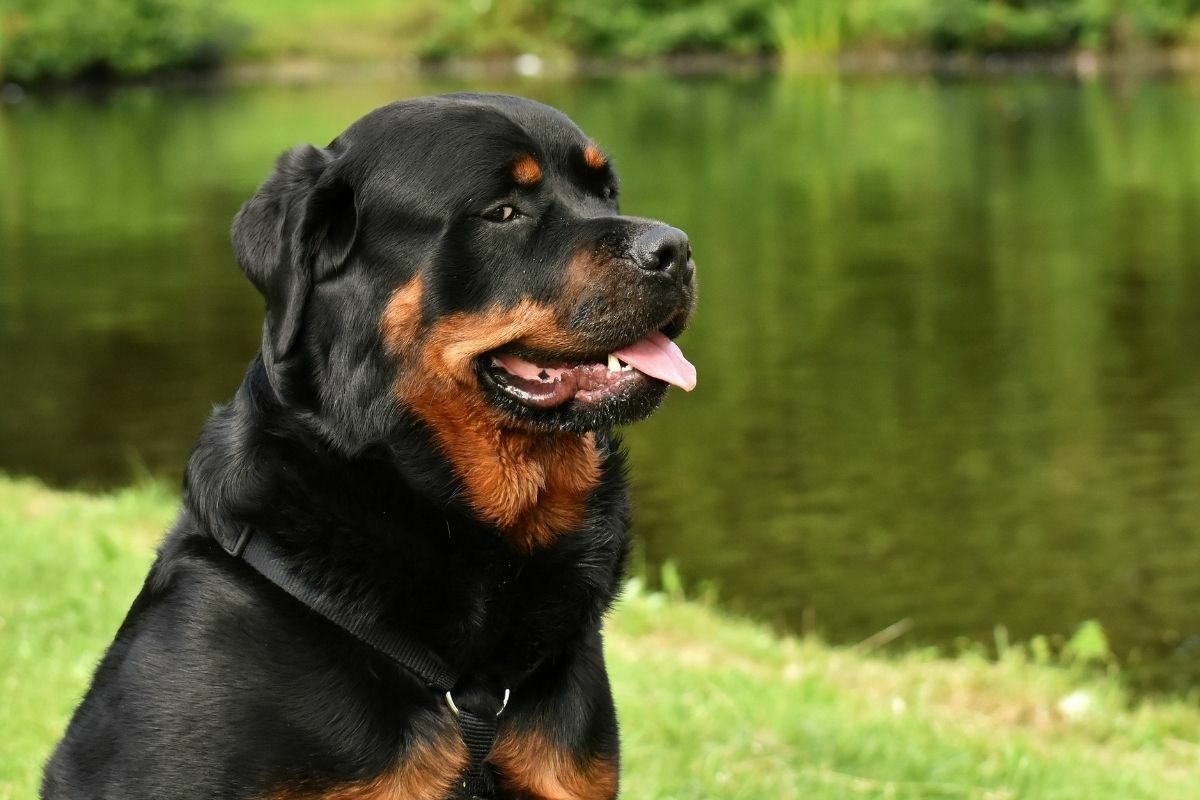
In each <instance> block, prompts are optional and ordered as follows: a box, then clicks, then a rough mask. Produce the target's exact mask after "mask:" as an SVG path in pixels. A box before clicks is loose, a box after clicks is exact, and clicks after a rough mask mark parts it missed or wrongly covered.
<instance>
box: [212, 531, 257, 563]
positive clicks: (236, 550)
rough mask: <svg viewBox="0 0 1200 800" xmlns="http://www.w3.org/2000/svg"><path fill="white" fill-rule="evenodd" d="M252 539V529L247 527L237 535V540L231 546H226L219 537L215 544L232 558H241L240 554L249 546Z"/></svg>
mask: <svg viewBox="0 0 1200 800" xmlns="http://www.w3.org/2000/svg"><path fill="white" fill-rule="evenodd" d="M252 538H254V529H253V528H251V527H250V526H249V525H247V526H246V527H244V528H242V530H241V531H240V532H239V533H238V536H237V539H235V540H234V542H233V544H226V543H225V540H224V539H223V538H221V537H219V536H218V537H217V543H218V544H220V545H221V549H222V550H224V551H225V552H226V553H229V555H231V556H233V557H234V558H241V557H242V553H244V552H246V545H248V544H250V540H251V539H252Z"/></svg>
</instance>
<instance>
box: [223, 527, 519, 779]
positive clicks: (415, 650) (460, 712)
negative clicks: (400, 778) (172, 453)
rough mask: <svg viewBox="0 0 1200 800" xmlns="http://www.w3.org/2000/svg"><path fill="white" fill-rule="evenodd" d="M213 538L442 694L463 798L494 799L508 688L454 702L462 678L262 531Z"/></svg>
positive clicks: (249, 529) (261, 573)
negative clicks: (457, 749)
mask: <svg viewBox="0 0 1200 800" xmlns="http://www.w3.org/2000/svg"><path fill="white" fill-rule="evenodd" d="M214 538H216V539H217V541H218V543H219V544H220V545H221V547H222V549H224V550H225V552H226V553H228V554H229V555H231V556H233V557H235V558H240V559H241V560H242V561H244V562H246V563H247V564H248V565H250V566H251V567H252V568H254V570H255V571H256V572H258V573H259V574H260V575H262V576H263V577H264V578H266V579H267V580H268V581H270V582H271V583H273V584H275V585H276V586H277V587H279V588H280V589H282V590H283V591H284V592H286V593H287V594H288V595H290V596H291V597H292V598H294V599H295V600H297V601H299V602H300V603H301V604H303V605H304V606H306V607H307V608H308V609H309V610H311V611H313V612H314V613H316V614H317V615H319V616H321V617H324V618H325V619H327V620H329V621H330V622H332V623H333V624H334V625H336V626H338V627H339V628H341V629H342V630H344V631H346V632H347V633H349V634H350V635H351V636H353V637H354V638H356V639H358V640H359V641H361V642H363V643H365V644H367V645H370V646H371V647H372V648H374V649H375V650H377V651H379V652H380V653H382V654H383V655H385V656H387V657H388V658H390V659H391V660H392V661H394V662H395V663H396V664H397V665H399V666H400V667H402V668H403V669H405V670H406V671H408V672H409V673H411V674H412V675H414V676H415V677H417V678H418V679H420V681H421V682H422V683H424V684H425V685H426V686H428V687H429V689H430V690H431V691H432V692H434V693H436V695H437V696H438V698H439V700H441V699H443V698H444V700H445V703H446V706H447V708H449V710H450V712H451V713H452V714H453V715H454V717H455V719H456V720H457V722H458V730H459V735H461V736H462V739H463V743H464V744H466V746H467V751H468V752H469V753H470V756H471V761H470V764H469V765H468V766H467V770H466V772H465V773H464V774H463V775H462V776H461V777H460V780H459V785H458V789H459V797H461V798H464V800H488V798H492V797H495V781H494V778H493V776H492V774H491V769H490V767H489V766H488V764H487V757H488V756H489V755H490V754H491V751H492V747H493V746H494V745H495V743H496V728H497V722H498V719H499V717H500V715H501V714H502V713H504V709H505V707H506V706H507V705H508V698H509V691H508V690H507V689H506V690H505V691H504V697H503V698H502V699H501V698H497V699H496V703H495V706H493V708H490V709H484V710H481V711H476V710H471V709H466V708H459V706H458V705H457V704H456V703H455V702H454V696H453V692H454V689H455V687H457V686H458V685H459V683H460V681H461V680H462V677H463V676H462V675H459V674H456V673H455V672H454V670H452V669H451V668H450V666H449V665H448V664H446V662H445V661H444V660H442V658H441V657H440V656H439V655H438V654H437V653H435V652H434V651H433V650H432V649H431V648H430V647H428V646H427V645H425V644H424V643H422V642H419V641H417V640H416V639H413V638H412V637H410V636H408V635H406V634H404V633H403V632H401V631H398V630H395V629H393V628H391V627H389V626H385V625H383V624H380V623H377V622H376V623H368V622H364V621H363V620H362V619H357V618H355V617H354V616H352V615H351V614H349V613H347V612H346V610H345V609H344V608H342V607H341V606H339V605H338V604H337V603H335V602H332V601H331V600H330V599H329V597H328V596H327V595H324V594H322V593H321V592H319V591H318V590H316V589H315V588H313V587H312V586H311V585H309V584H308V583H306V582H305V581H303V580H301V579H300V578H298V577H297V576H296V575H294V574H293V573H292V572H291V571H289V570H288V568H287V567H286V566H285V563H286V562H285V558H284V555H283V553H282V552H281V551H280V550H279V549H278V548H277V547H276V546H275V544H274V543H273V542H272V541H271V540H270V538H269V537H268V536H267V535H265V534H263V533H262V532H259V531H256V530H255V529H254V528H250V527H245V528H242V530H241V531H240V532H239V533H238V535H237V537H236V539H234V540H233V541H226V540H225V539H223V538H222V537H220V536H217V537H214ZM497 707H498V708H499V710H498V711H497V710H496V708H497Z"/></svg>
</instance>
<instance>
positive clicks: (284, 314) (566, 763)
mask: <svg viewBox="0 0 1200 800" xmlns="http://www.w3.org/2000/svg"><path fill="white" fill-rule="evenodd" d="M617 200H618V184H617V176H616V173H615V171H614V169H613V166H612V164H611V162H610V160H609V158H608V157H607V156H606V155H605V153H604V152H603V150H601V149H600V147H599V146H597V144H595V143H594V142H592V141H591V140H589V139H588V137H587V136H585V135H584V134H583V132H582V131H580V129H579V128H578V127H576V125H575V124H574V123H572V122H571V120H569V119H568V118H567V117H566V116H564V115H563V114H562V113H560V112H559V111H557V110H555V109H553V108H550V107H547V106H545V105H542V104H540V103H536V102H533V101H531V100H526V99H521V98H516V97H508V96H501V95H486V94H455V95H445V96H437V97H425V98H419V99H411V100H405V101H401V102H397V103H393V104H391V105H388V106H385V107H383V108H380V109H377V110H375V111H373V112H371V113H369V114H367V115H366V116H364V117H363V118H361V119H360V120H358V121H357V122H355V123H354V124H353V125H351V126H350V128H349V129H347V130H346V131H345V132H344V133H343V134H342V135H340V136H338V137H337V138H336V139H334V140H333V142H332V143H331V144H329V146H327V147H324V148H318V147H313V146H300V147H296V148H294V149H291V150H289V151H287V152H285V153H284V154H283V155H282V156H281V157H280V158H279V160H278V162H277V164H276V168H275V171H274V173H273V174H272V175H271V176H270V177H268V178H267V180H266V181H265V182H264V183H263V184H262V185H261V186H260V187H259V189H258V191H257V193H256V194H255V195H254V196H253V197H252V198H251V199H250V200H249V201H247V202H246V204H245V205H244V206H243V207H242V209H241V210H240V211H239V213H238V214H237V217H236V219H235V221H234V223H233V231H232V239H233V245H234V250H235V253H236V257H237V261H238V263H239V264H240V265H241V267H242V269H243V270H244V271H245V273H246V275H247V276H248V277H249V279H250V281H251V282H252V283H253V284H254V286H255V287H257V289H258V290H259V291H260V292H261V293H262V294H263V295H264V296H265V298H266V315H265V322H264V325H263V338H262V347H261V350H260V352H259V353H258V354H257V355H256V356H255V358H254V359H253V361H252V362H251V364H250V366H249V368H248V370H247V372H246V375H245V378H244V380H243V382H242V384H241V386H240V387H239V389H238V390H237V392H236V394H235V396H234V397H233V399H232V400H231V401H230V402H229V403H228V404H226V405H223V406H218V407H217V408H216V409H215V410H214V412H213V414H212V416H211V417H210V418H209V419H208V420H207V422H206V423H205V425H204V427H203V430H202V432H201V433H200V436H199V439H198V441H197V443H196V445H195V447H194V449H193V451H192V454H191V456H190V458H189V460H188V464H187V470H186V477H185V478H184V496H183V505H182V509H181V511H180V514H179V517H178V519H177V521H176V522H175V523H174V525H173V527H172V528H171V529H170V531H169V532H168V533H167V535H166V537H165V539H164V541H163V543H162V545H161V546H160V549H159V552H158V556H157V560H156V561H155V563H154V565H153V567H152V568H151V570H150V573H149V575H148V577H147V578H146V581H145V584H144V586H143V588H142V589H141V592H140V593H139V594H138V596H137V598H136V599H135V600H134V602H133V605H132V608H131V609H130V611H129V614H128V616H127V618H126V619H125V621H124V623H123V624H122V625H121V627H120V629H119V630H118V632H117V634H116V637H115V639H114V641H113V643H112V644H111V646H110V647H109V649H108V651H107V653H106V654H105V655H104V657H103V660H102V661H101V663H100V665H99V666H98V668H97V670H96V673H95V676H94V679H93V683H92V685H91V688H90V690H89V691H88V692H87V694H86V696H85V697H84V699H83V700H82V702H81V704H80V705H79V707H78V709H77V710H76V712H75V715H74V718H73V719H72V721H71V723H70V726H69V728H68V729H67V731H66V734H65V736H64V738H63V739H62V741H61V743H60V744H59V745H58V747H57V749H56V750H55V752H54V754H53V755H52V757H51V759H50V761H49V763H48V764H47V766H46V770H45V775H44V780H43V786H42V796H43V797H44V798H46V799H47V800H59V799H60V798H114V799H116V800H164V799H165V798H197V800H199V799H200V798H204V800H213V798H231V799H232V798H263V799H264V800H317V798H326V799H327V800H335V799H336V800H383V798H389V799H390V800H444V799H445V798H452V797H455V798H456V797H494V798H525V799H534V800H608V798H613V797H615V796H616V795H617V788H618V758H619V748H618V735H617V716H616V713H615V710H614V705H613V699H612V695H611V692H610V688H609V681H608V676H607V673H606V671H605V662H604V653H603V650H602V646H601V624H602V620H603V617H604V615H605V612H606V611H607V610H608V608H609V607H610V605H611V604H612V602H613V599H614V596H615V595H616V594H617V592H618V590H619V586H620V582H621V579H622V572H623V569H624V566H625V562H626V557H627V553H628V551H629V547H630V539H629V535H628V527H629V521H630V509H629V500H628V490H627V484H626V479H625V474H624V473H625V466H624V461H623V458H622V454H621V451H620V445H619V441H618V439H617V437H616V435H615V434H614V426H620V425H623V424H626V423H631V422H634V421H636V420H638V419H641V418H644V417H646V416H647V415H648V414H650V413H651V412H652V411H654V409H655V408H656V407H657V406H658V405H659V403H660V401H661V400H662V399H663V396H664V394H665V392H666V391H667V388H668V385H669V384H673V385H676V386H679V387H681V388H683V389H689V390H690V389H691V388H692V387H693V386H694V384H695V380H696V378H695V369H694V368H693V367H692V365H691V364H690V363H689V362H688V361H687V360H686V359H685V358H684V356H683V355H682V353H681V352H680V350H679V348H678V347H677V346H676V345H675V343H674V339H675V337H676V336H677V335H678V334H679V333H680V332H681V331H683V329H684V326H685V324H686V323H687V321H688V318H689V316H690V315H691V313H692V309H693V306H694V303H695V296H696V290H695V278H694V271H695V266H694V262H693V260H692V251H691V247H690V245H689V243H688V239H687V237H686V236H685V234H684V233H683V232H682V231H680V230H678V229H676V228H673V227H670V226H668V225H665V224H663V223H660V222H656V221H653V220H649V219H643V218H637V217H629V216H622V215H621V214H620V212H619V211H618V203H617ZM248 541H253V542H256V544H254V545H248V544H247V542H248ZM255 548H266V550H265V552H266V553H267V555H266V556H263V555H262V553H261V552H260V553H259V554H258V556H256V558H257V559H258V560H257V561H255V559H253V558H251V552H252V551H254V550H255ZM264 565H266V566H264ZM389 637H392V638H389ZM396 642H399V643H401V645H402V646H400V647H398V648H397V647H392V644H395V643H396ZM405 648H407V650H405ZM398 650H399V651H403V652H400V653H399V655H397V651H398ZM430 664H432V665H435V667H434V668H431V669H425V667H428V666H429V665H430ZM422 665H424V666H422ZM439 670H440V671H439ZM431 672H432V673H436V674H433V676H432V677H431ZM443 690H445V691H443ZM468 719H470V720H473V722H472V724H471V725H468V724H467V723H466V722H465V720H468ZM489 726H490V727H489Z"/></svg>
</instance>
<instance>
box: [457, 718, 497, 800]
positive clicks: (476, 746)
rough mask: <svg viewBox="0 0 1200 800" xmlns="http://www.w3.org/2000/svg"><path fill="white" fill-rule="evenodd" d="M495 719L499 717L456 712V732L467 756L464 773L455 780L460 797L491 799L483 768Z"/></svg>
mask: <svg viewBox="0 0 1200 800" xmlns="http://www.w3.org/2000/svg"><path fill="white" fill-rule="evenodd" d="M499 717H500V715H499V714H489V713H487V712H486V711H485V712H484V713H482V714H477V713H475V712H474V711H466V710H461V711H459V712H458V731H459V734H460V735H461V736H462V740H463V744H465V745H466V746H467V752H468V753H469V754H470V756H471V762H470V764H468V765H467V771H466V772H465V773H463V775H462V777H461V779H460V780H459V787H460V788H461V790H462V795H463V797H464V798H469V800H482V798H487V797H493V796H494V794H493V793H494V792H495V786H494V785H493V783H492V774H491V769H489V768H488V765H487V757H488V756H489V755H491V752H492V747H493V746H494V745H495V744H496V728H497V723H498V721H499Z"/></svg>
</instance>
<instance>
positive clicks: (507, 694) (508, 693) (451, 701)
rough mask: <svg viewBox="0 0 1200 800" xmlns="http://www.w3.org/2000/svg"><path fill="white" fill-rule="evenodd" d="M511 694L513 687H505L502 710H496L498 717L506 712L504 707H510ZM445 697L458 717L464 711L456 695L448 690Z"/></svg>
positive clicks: (501, 703)
mask: <svg viewBox="0 0 1200 800" xmlns="http://www.w3.org/2000/svg"><path fill="white" fill-rule="evenodd" d="M511 696H512V689H505V690H504V697H503V698H502V699H501V700H500V710H499V711H497V712H496V716H497V717H498V716H500V715H501V714H503V713H504V709H506V708H508V698H509V697H511ZM445 697H446V706H447V707H448V708H449V709H450V713H451V714H453V715H454V716H456V717H458V716H461V715H462V711H461V710H460V709H459V707H458V704H457V703H455V702H454V695H453V694H451V693H450V692H446V695H445Z"/></svg>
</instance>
